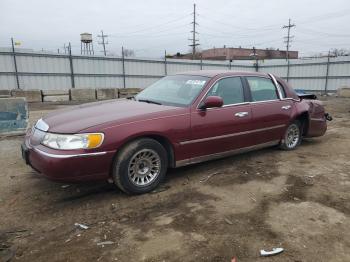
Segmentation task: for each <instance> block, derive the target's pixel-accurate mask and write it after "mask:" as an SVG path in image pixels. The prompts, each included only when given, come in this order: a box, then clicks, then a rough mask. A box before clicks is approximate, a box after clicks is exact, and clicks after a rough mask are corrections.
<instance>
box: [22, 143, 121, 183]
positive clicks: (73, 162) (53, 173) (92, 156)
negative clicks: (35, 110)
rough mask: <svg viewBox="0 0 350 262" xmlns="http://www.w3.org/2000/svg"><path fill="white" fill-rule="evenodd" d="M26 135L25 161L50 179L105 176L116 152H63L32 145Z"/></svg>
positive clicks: (86, 179) (79, 178) (82, 179)
mask: <svg viewBox="0 0 350 262" xmlns="http://www.w3.org/2000/svg"><path fill="white" fill-rule="evenodd" d="M29 140H30V139H29V136H27V137H26V139H25V141H24V143H23V144H22V145H21V151H22V157H23V159H24V161H25V162H26V164H27V165H30V166H31V167H32V168H33V169H34V170H36V171H37V172H39V173H41V174H43V175H44V176H46V177H47V178H49V179H52V180H55V181H62V182H78V181H91V180H106V179H108V178H109V176H110V169H111V167H112V162H113V157H114V154H115V152H114V151H111V152H105V151H103V152H68V151H67V152H65V151H61V150H53V149H50V148H47V147H45V146H43V145H37V146H32V145H31V144H30V142H29Z"/></svg>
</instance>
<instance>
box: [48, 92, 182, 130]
mask: <svg viewBox="0 0 350 262" xmlns="http://www.w3.org/2000/svg"><path fill="white" fill-rule="evenodd" d="M181 109H182V110H183V108H179V107H172V106H164V105H156V104H149V103H145V102H138V101H133V100H126V99H125V100H108V101H103V102H95V103H88V104H82V105H79V106H74V107H70V108H67V109H63V110H57V111H54V112H52V113H49V114H48V115H46V116H45V117H43V120H44V121H45V122H46V123H47V124H48V125H49V130H48V132H52V133H64V134H73V133H78V132H81V131H83V130H85V129H87V128H91V127H94V126H98V125H101V124H106V123H111V124H123V123H127V122H134V121H138V120H145V119H147V118H154V117H159V116H166V115H169V114H173V113H176V111H179V110H181Z"/></svg>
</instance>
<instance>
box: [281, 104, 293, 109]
mask: <svg viewBox="0 0 350 262" xmlns="http://www.w3.org/2000/svg"><path fill="white" fill-rule="evenodd" d="M281 108H282V109H283V110H288V109H290V108H291V106H290V105H287V106H282V107H281Z"/></svg>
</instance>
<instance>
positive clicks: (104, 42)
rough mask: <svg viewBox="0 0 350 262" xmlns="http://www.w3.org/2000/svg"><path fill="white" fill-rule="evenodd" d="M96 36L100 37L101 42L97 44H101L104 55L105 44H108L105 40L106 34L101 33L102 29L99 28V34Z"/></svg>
mask: <svg viewBox="0 0 350 262" xmlns="http://www.w3.org/2000/svg"><path fill="white" fill-rule="evenodd" d="M97 37H100V38H101V39H102V42H99V44H100V45H102V46H103V53H104V55H105V56H106V45H107V44H108V42H107V41H105V38H107V37H108V35H105V34H103V30H101V34H100V35H98V36H97Z"/></svg>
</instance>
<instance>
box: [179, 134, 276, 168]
mask: <svg viewBox="0 0 350 262" xmlns="http://www.w3.org/2000/svg"><path fill="white" fill-rule="evenodd" d="M279 142H280V140H274V141H270V142H267V143H262V144H258V145H254V146H248V147H242V148H238V149H234V150H229V151H225V152H220V153H215V154H210V155H204V156H199V157H194V158H189V159H184V160H180V161H176V163H175V165H176V167H181V166H186V165H191V164H196V163H200V162H205V161H209V160H213V159H218V158H223V157H227V156H232V155H236V154H240V153H245V152H249V151H252V150H257V149H261V148H265V147H270V146H275V145H278V144H279Z"/></svg>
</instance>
